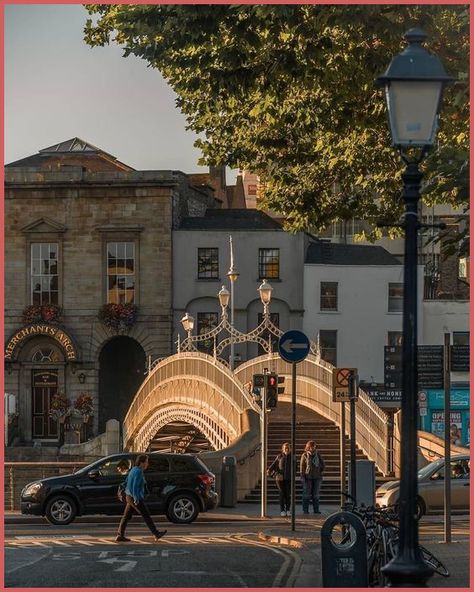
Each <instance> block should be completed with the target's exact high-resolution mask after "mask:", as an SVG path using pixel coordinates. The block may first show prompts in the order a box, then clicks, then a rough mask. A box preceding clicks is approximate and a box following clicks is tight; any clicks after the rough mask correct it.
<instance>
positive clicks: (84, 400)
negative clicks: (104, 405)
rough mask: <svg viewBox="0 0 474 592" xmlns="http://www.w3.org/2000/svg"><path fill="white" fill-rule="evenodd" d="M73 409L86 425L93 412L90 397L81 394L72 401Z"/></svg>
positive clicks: (87, 394) (86, 394)
mask: <svg viewBox="0 0 474 592" xmlns="http://www.w3.org/2000/svg"><path fill="white" fill-rule="evenodd" d="M74 409H75V410H76V411H78V412H79V413H80V414H81V415H82V421H83V422H84V423H87V422H88V421H89V418H90V417H91V416H92V414H93V411H94V403H93V400H92V395H90V394H89V393H81V394H80V395H79V396H78V397H77V399H76V400H75V401H74Z"/></svg>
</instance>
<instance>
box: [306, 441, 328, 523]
mask: <svg viewBox="0 0 474 592" xmlns="http://www.w3.org/2000/svg"><path fill="white" fill-rule="evenodd" d="M300 472H301V480H302V482H303V514H309V501H310V500H311V502H312V504H313V511H314V513H315V514H321V512H320V511H319V491H320V489H321V481H322V478H323V472H324V460H323V458H322V456H321V455H320V454H319V452H318V451H317V450H316V442H315V441H314V440H309V441H308V442H306V446H305V447H304V452H303V454H302V455H301V461H300Z"/></svg>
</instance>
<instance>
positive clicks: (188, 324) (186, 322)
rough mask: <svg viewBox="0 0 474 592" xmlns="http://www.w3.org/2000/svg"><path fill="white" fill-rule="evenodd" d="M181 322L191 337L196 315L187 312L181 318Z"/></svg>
mask: <svg viewBox="0 0 474 592" xmlns="http://www.w3.org/2000/svg"><path fill="white" fill-rule="evenodd" d="M181 324H182V325H183V329H184V330H185V331H186V333H187V334H188V337H191V333H192V332H193V329H194V317H193V316H191V315H190V314H189V313H188V312H187V313H186V314H185V315H184V317H183V318H182V319H181Z"/></svg>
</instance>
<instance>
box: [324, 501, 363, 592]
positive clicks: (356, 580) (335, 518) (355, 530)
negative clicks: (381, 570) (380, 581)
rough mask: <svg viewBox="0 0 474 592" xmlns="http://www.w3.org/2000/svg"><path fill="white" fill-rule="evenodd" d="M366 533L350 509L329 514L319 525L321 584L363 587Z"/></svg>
mask: <svg viewBox="0 0 474 592" xmlns="http://www.w3.org/2000/svg"><path fill="white" fill-rule="evenodd" d="M366 539H367V536H366V530H365V526H364V523H363V522H362V520H361V519H360V518H359V517H358V516H355V515H354V514H352V513H350V512H336V513H335V514H331V516H329V518H328V519H327V520H326V521H325V522H324V524H323V526H322V528H321V572H322V577H323V588H367V586H368V573H367V572H368V569H367V541H366Z"/></svg>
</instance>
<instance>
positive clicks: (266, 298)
mask: <svg viewBox="0 0 474 592" xmlns="http://www.w3.org/2000/svg"><path fill="white" fill-rule="evenodd" d="M258 291H259V292H260V299H261V301H262V303H263V304H269V302H270V300H271V299H272V292H273V288H272V287H271V286H270V284H269V283H268V282H267V280H263V282H262V283H261V284H260V287H259V288H258Z"/></svg>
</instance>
